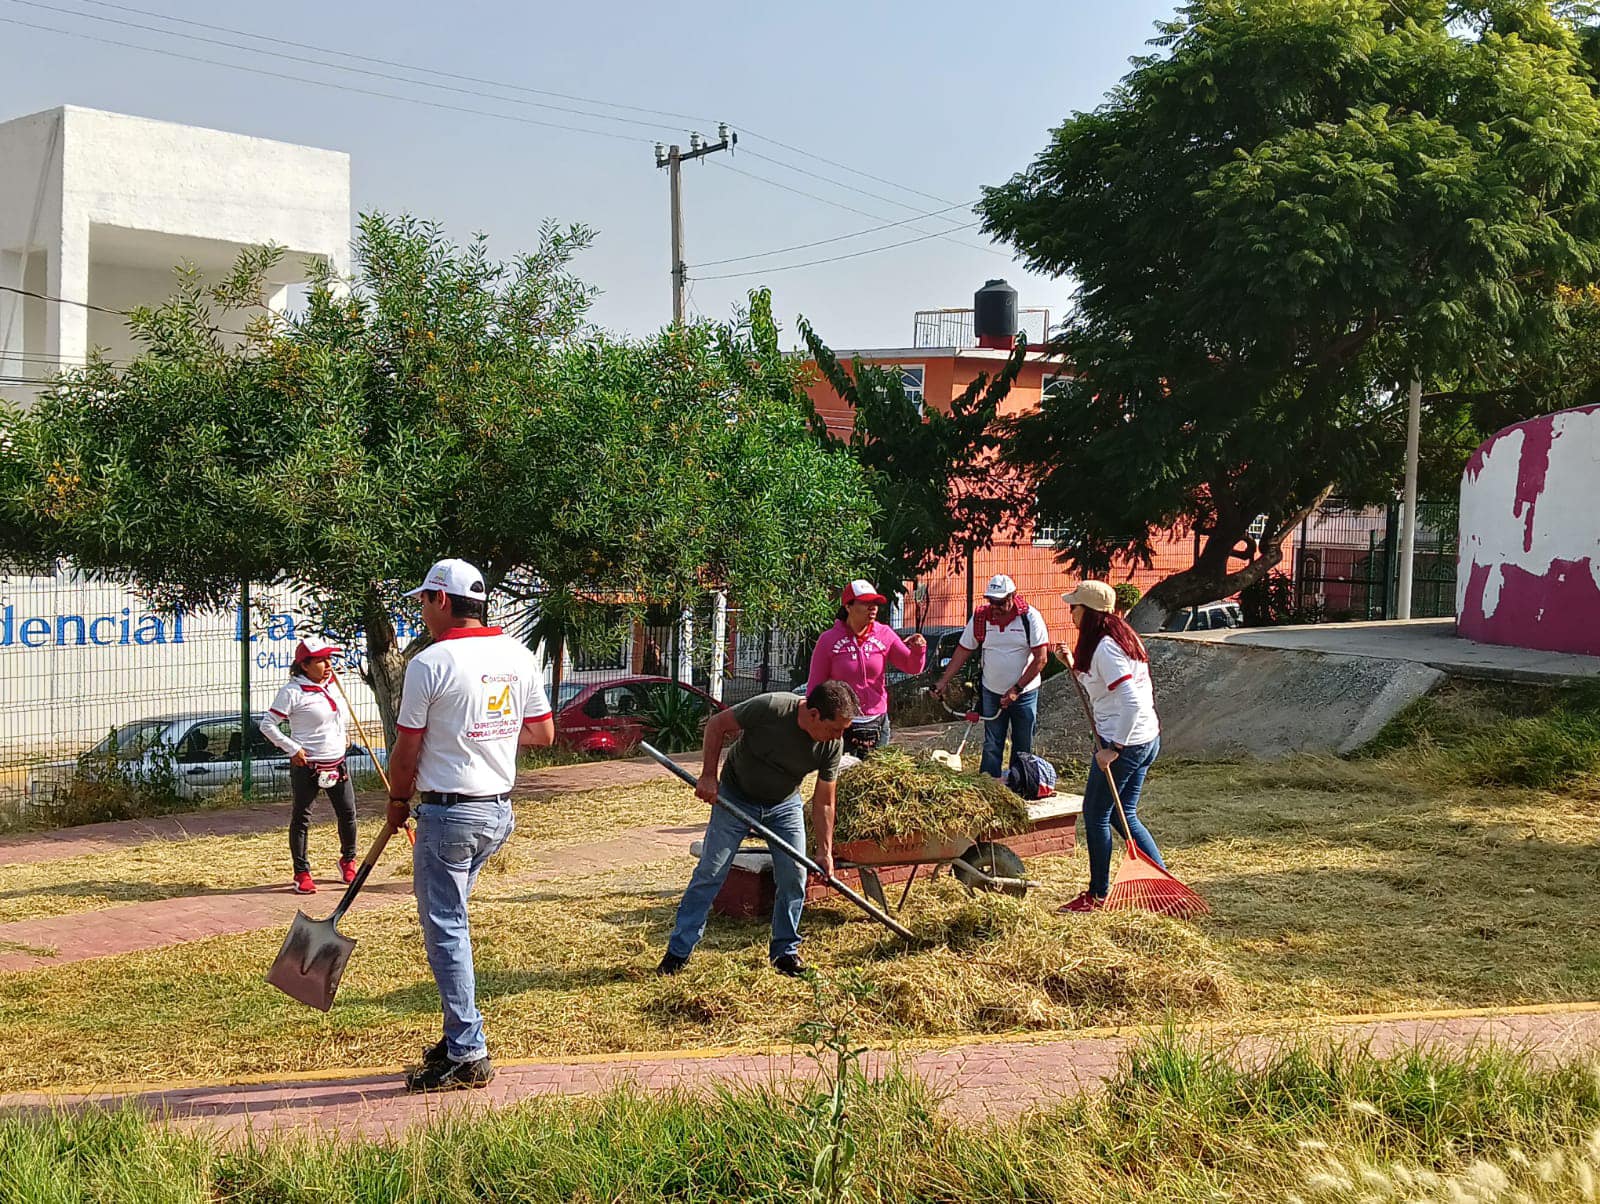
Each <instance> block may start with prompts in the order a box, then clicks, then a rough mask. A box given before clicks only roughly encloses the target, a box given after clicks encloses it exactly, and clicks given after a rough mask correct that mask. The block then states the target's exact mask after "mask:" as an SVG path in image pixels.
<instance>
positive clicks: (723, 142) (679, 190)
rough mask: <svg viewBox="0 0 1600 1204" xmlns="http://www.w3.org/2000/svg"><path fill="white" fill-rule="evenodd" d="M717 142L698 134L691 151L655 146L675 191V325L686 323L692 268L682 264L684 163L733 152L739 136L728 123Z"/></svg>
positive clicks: (692, 138) (692, 136)
mask: <svg viewBox="0 0 1600 1204" xmlns="http://www.w3.org/2000/svg"><path fill="white" fill-rule="evenodd" d="M717 137H718V138H719V139H720V141H718V142H707V141H706V140H705V139H704V138H702V137H701V136H700V135H699V134H698V133H691V134H690V135H689V149H688V150H687V151H685V150H683V149H681V148H680V147H679V146H678V145H677V144H675V143H674V144H673V145H672V146H663V145H662V144H661V143H659V142H658V143H656V166H657V167H665V168H666V169H667V180H668V184H669V186H670V187H671V190H672V322H673V325H675V326H681V325H682V324H683V294H684V289H685V287H686V285H687V284H688V280H689V265H688V264H686V263H684V261H683V164H684V163H685V162H686V161H688V160H690V159H703V158H705V157H706V156H707V155H714V154H716V153H717V152H718V151H732V150H733V148H734V146H735V145H737V143H738V141H739V135H738V134H736V133H734V132H733V131H732V130H730V129H729V128H728V125H727V122H720V123H718V125H717Z"/></svg>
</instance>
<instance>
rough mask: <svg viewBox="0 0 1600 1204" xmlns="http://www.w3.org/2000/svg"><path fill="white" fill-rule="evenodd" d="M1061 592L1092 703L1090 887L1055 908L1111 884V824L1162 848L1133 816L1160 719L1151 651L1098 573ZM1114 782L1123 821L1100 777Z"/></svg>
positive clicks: (1071, 906) (1101, 893)
mask: <svg viewBox="0 0 1600 1204" xmlns="http://www.w3.org/2000/svg"><path fill="white" fill-rule="evenodd" d="M1061 600H1062V601H1063V602H1065V603H1066V604H1067V605H1068V606H1069V607H1071V608H1072V623H1073V626H1075V627H1076V628H1077V629H1078V643H1077V647H1076V648H1075V649H1074V650H1073V653H1072V659H1071V661H1070V662H1069V663H1070V664H1071V665H1072V669H1073V672H1075V673H1076V674H1077V675H1078V681H1079V682H1081V683H1082V685H1083V687H1084V690H1085V691H1086V692H1087V694H1088V696H1089V704H1090V707H1091V709H1092V710H1093V711H1094V729H1095V745H1096V747H1095V754H1094V765H1093V766H1092V767H1091V768H1090V770H1089V783H1088V785H1087V786H1085V787H1084V791H1083V841H1084V844H1085V845H1087V846H1088V849H1089V889H1088V890H1086V891H1084V892H1083V893H1082V894H1081V895H1079V896H1078V897H1077V898H1076V899H1074V900H1072V902H1070V903H1068V904H1066V905H1065V906H1063V907H1062V908H1061V910H1062V911H1065V912H1085V911H1095V910H1097V909H1099V908H1101V907H1104V906H1105V902H1106V895H1107V893H1108V892H1109V891H1110V889H1111V828H1112V825H1113V824H1115V825H1116V829H1117V832H1118V833H1119V834H1120V835H1122V836H1124V837H1128V836H1130V835H1131V837H1132V839H1133V842H1134V843H1135V844H1136V845H1138V846H1139V851H1140V852H1141V853H1143V854H1144V855H1145V856H1146V857H1148V858H1150V860H1151V861H1153V862H1155V863H1156V864H1157V865H1162V864H1163V862H1162V860H1161V850H1159V849H1158V848H1156V842H1155V840H1154V839H1153V838H1152V837H1151V835H1150V833H1149V832H1147V831H1146V830H1145V827H1144V825H1143V824H1142V823H1140V822H1139V794H1140V791H1141V790H1143V789H1144V779H1145V775H1146V774H1147V773H1149V771H1150V766H1152V765H1154V764H1155V760H1156V756H1157V755H1158V754H1159V753H1160V752H1161V723H1160V720H1158V719H1157V718H1156V706H1155V695H1154V691H1153V689H1152V687H1151V683H1150V654H1149V653H1148V652H1146V651H1145V647H1144V642H1143V641H1142V640H1140V639H1139V635H1138V633H1137V632H1136V631H1134V629H1133V628H1132V627H1130V626H1128V621H1127V620H1126V619H1124V618H1123V617H1122V616H1121V615H1119V614H1117V613H1116V610H1117V594H1116V591H1115V590H1114V589H1112V588H1111V586H1109V585H1107V584H1106V583H1105V582H1104V581H1085V582H1082V583H1081V584H1080V585H1079V586H1078V588H1077V589H1075V590H1073V591H1072V592H1071V593H1070V594H1062V595H1061ZM1107 774H1109V775H1110V776H1111V777H1112V778H1113V779H1114V780H1115V781H1116V784H1117V796H1118V797H1119V798H1121V800H1122V812H1123V814H1124V815H1126V816H1127V827H1126V828H1124V827H1123V824H1122V822H1121V820H1120V819H1119V818H1118V816H1117V809H1116V803H1115V800H1114V799H1113V798H1112V794H1111V788H1110V786H1109V784H1108V783H1107V781H1106V776H1107Z"/></svg>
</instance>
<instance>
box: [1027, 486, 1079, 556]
mask: <svg viewBox="0 0 1600 1204" xmlns="http://www.w3.org/2000/svg"><path fill="white" fill-rule="evenodd" d="M1076 538H1077V532H1076V531H1074V530H1073V529H1072V528H1071V527H1070V526H1067V525H1066V524H1064V523H1047V522H1042V521H1041V520H1040V518H1039V499H1038V497H1037V496H1035V498H1034V499H1033V543H1034V546H1035V547H1039V548H1053V547H1056V546H1058V545H1060V544H1066V543H1071V542H1072V541H1073V540H1074V539H1076Z"/></svg>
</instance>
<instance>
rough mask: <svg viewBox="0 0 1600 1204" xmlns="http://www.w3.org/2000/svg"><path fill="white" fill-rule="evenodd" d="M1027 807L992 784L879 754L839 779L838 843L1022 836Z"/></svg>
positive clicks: (893, 752) (888, 752)
mask: <svg viewBox="0 0 1600 1204" xmlns="http://www.w3.org/2000/svg"><path fill="white" fill-rule="evenodd" d="M1027 827H1028V808H1027V805H1026V804H1025V803H1024V802H1023V801H1022V799H1021V798H1019V797H1018V796H1017V795H1015V794H1013V793H1012V792H1011V791H1010V790H1007V789H1006V788H1005V787H1004V786H1002V785H1001V784H1000V783H999V782H997V781H995V780H994V779H993V778H988V777H983V776H982V775H977V776H970V775H967V774H960V773H956V772H955V771H954V770H951V769H948V768H946V767H945V766H943V765H940V764H938V763H937V762H934V761H929V760H925V759H922V758H917V757H911V756H908V755H907V754H906V753H905V752H903V751H901V750H900V749H898V748H894V747H892V746H891V747H889V748H882V749H879V750H878V751H876V752H874V753H873V754H872V755H871V756H870V757H868V758H867V759H866V760H864V761H862V762H861V764H859V765H853V766H851V767H850V768H849V769H847V770H845V771H844V772H843V773H842V774H840V775H839V808H838V814H837V816H836V817H835V820H834V836H835V838H836V839H838V840H840V841H851V840H891V839H894V838H896V837H905V836H911V837H915V836H926V837H929V838H930V839H936V840H942V839H949V838H953V837H961V836H966V837H979V836H985V835H990V834H995V835H1005V834H1007V833H1010V832H1021V831H1024V830H1025V829H1026V828H1027Z"/></svg>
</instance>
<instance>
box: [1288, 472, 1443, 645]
mask: <svg viewBox="0 0 1600 1204" xmlns="http://www.w3.org/2000/svg"><path fill="white" fill-rule="evenodd" d="M1457 524H1458V507H1457V505H1456V504H1455V503H1454V502H1420V503H1418V505H1417V537H1416V544H1415V550H1414V553H1413V557H1412V576H1411V617H1412V618H1417V619H1423V618H1446V617H1450V616H1453V615H1454V614H1455V606H1456V541H1457ZM1401 525H1402V524H1401V510H1400V506H1399V504H1398V503H1392V504H1390V505H1388V506H1371V507H1365V508H1350V507H1345V506H1341V505H1339V504H1337V503H1333V504H1330V505H1327V506H1324V507H1323V508H1322V509H1321V510H1319V511H1317V513H1315V514H1313V515H1312V516H1311V517H1310V518H1308V519H1307V520H1306V522H1305V523H1304V524H1303V525H1302V526H1301V529H1300V533H1299V537H1298V539H1297V540H1296V551H1295V563H1294V578H1295V594H1296V598H1297V599H1298V602H1299V604H1300V607H1301V608H1302V610H1303V611H1305V612H1307V613H1309V614H1315V615H1320V616H1321V617H1322V618H1325V619H1327V620H1330V621H1334V622H1338V621H1341V620H1350V619H1357V620H1361V619H1386V618H1390V617H1392V616H1393V615H1394V614H1395V613H1396V608H1397V605H1398V601H1399V593H1400V537H1401Z"/></svg>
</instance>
